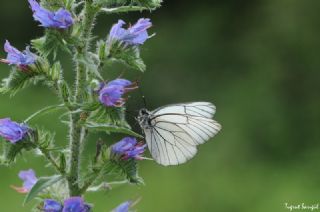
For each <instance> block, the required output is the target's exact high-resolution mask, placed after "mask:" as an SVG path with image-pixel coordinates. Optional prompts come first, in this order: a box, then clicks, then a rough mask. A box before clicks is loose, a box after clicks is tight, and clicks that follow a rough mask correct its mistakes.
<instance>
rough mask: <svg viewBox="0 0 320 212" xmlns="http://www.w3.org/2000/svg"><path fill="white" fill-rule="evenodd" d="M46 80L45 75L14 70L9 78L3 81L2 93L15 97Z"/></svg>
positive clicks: (0, 91)
mask: <svg viewBox="0 0 320 212" xmlns="http://www.w3.org/2000/svg"><path fill="white" fill-rule="evenodd" d="M44 79H45V76H43V75H37V74H35V73H28V72H23V71H20V70H17V69H13V70H12V71H11V72H10V75H9V77H8V78H5V79H3V80H2V83H1V88H0V93H10V95H11V96H14V95H15V94H16V93H17V92H18V91H20V90H21V89H23V88H26V87H28V86H29V85H32V84H36V83H37V82H39V81H42V80H44Z"/></svg>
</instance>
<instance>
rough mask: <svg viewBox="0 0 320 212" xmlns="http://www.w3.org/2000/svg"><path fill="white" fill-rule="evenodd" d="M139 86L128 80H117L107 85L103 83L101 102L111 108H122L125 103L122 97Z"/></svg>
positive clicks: (100, 94) (100, 91) (100, 93)
mask: <svg viewBox="0 0 320 212" xmlns="http://www.w3.org/2000/svg"><path fill="white" fill-rule="evenodd" d="M136 88H137V85H136V84H135V83H132V82H130V81H129V80H126V79H115V80H112V81H110V82H108V83H107V84H105V83H102V84H101V86H100V89H99V100H100V102H101V103H102V104H104V105H105V106H109V107H121V106H122V105H123V104H124V103H125V100H126V99H125V98H123V97H122V96H123V95H124V94H125V93H126V92H128V91H130V90H133V89H136Z"/></svg>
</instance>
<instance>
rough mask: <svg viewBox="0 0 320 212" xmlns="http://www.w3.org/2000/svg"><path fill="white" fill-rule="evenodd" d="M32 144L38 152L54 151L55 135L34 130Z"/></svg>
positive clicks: (41, 130)
mask: <svg viewBox="0 0 320 212" xmlns="http://www.w3.org/2000/svg"><path fill="white" fill-rule="evenodd" d="M34 135H35V136H34V141H33V142H34V143H35V145H36V146H37V148H39V149H40V150H42V151H44V150H46V151H51V150H54V149H55V148H54V140H55V139H54V137H55V134H54V133H51V132H49V131H47V130H44V129H36V130H34Z"/></svg>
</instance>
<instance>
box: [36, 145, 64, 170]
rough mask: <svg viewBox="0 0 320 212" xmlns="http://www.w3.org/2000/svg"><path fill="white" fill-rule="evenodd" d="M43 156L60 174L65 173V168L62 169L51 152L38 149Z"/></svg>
mask: <svg viewBox="0 0 320 212" xmlns="http://www.w3.org/2000/svg"><path fill="white" fill-rule="evenodd" d="M39 150H40V151H41V153H42V154H43V155H44V156H45V158H46V159H47V160H48V161H49V162H50V163H51V165H52V166H53V167H54V168H55V169H56V170H57V171H58V172H59V173H60V174H61V175H65V170H63V169H62V168H61V167H60V166H59V165H58V164H57V162H56V160H55V159H54V158H53V157H52V155H51V153H50V152H48V151H47V150H44V149H39Z"/></svg>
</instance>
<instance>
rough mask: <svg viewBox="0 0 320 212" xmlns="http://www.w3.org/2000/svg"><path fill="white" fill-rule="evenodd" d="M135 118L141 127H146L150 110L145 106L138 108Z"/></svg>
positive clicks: (148, 123)
mask: <svg viewBox="0 0 320 212" xmlns="http://www.w3.org/2000/svg"><path fill="white" fill-rule="evenodd" d="M137 120H138V122H139V124H140V126H141V127H142V128H147V127H148V126H149V125H150V111H148V110H147V109H145V108H142V109H141V110H139V115H138V118H137Z"/></svg>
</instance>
